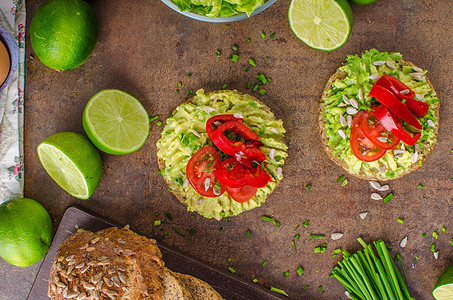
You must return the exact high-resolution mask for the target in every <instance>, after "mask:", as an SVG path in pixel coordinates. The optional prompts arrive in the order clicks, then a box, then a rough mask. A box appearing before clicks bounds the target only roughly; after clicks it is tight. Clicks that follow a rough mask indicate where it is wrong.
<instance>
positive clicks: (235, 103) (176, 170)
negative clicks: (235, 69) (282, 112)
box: [157, 89, 287, 220]
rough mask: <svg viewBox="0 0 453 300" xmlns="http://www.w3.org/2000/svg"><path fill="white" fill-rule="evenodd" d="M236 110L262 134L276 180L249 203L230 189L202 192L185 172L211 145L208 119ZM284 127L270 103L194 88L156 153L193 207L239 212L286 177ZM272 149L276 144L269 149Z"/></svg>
mask: <svg viewBox="0 0 453 300" xmlns="http://www.w3.org/2000/svg"><path fill="white" fill-rule="evenodd" d="M235 113H239V114H242V116H243V117H244V119H243V123H244V124H245V125H247V127H249V128H250V129H251V130H253V131H254V132H255V133H256V134H257V135H258V136H259V137H260V138H261V142H262V143H263V146H261V147H260V150H261V151H262V152H263V153H264V154H265V155H266V161H265V162H266V163H267V165H266V166H265V170H267V171H268V172H269V174H270V175H271V177H272V179H273V181H274V182H269V183H268V184H267V186H265V187H263V188H259V189H258V191H257V193H256V195H255V196H254V197H253V198H252V199H251V200H249V201H248V202H245V203H238V202H236V201H234V200H233V199H232V198H231V197H230V196H229V195H228V194H227V193H226V192H225V193H224V194H222V195H220V196H219V197H213V198H210V197H203V196H200V195H199V194H198V193H197V192H195V190H194V189H193V187H192V186H191V185H190V184H189V182H188V180H187V178H186V166H187V162H188V161H189V159H190V158H191V157H192V155H194V154H195V153H196V152H197V151H198V150H199V149H201V148H203V147H204V146H206V145H209V146H213V144H212V142H211V140H210V139H209V138H208V134H207V133H206V121H207V120H208V119H209V118H211V117H213V116H215V115H221V114H235ZM285 132H286V131H285V129H284V128H283V122H282V121H281V120H277V119H275V117H274V114H273V113H272V112H271V111H270V110H269V108H268V107H267V106H265V105H263V104H262V103H261V102H259V101H257V99H256V98H254V97H251V96H249V95H246V94H241V93H238V92H236V91H228V90H223V91H218V92H212V93H205V92H204V90H202V89H201V90H198V91H197V92H196V96H195V97H194V98H193V101H190V102H186V103H183V104H181V105H180V106H178V107H177V108H176V110H175V111H174V113H173V115H172V116H171V117H169V118H168V119H167V122H166V124H165V127H164V128H163V130H162V135H161V137H160V138H159V140H158V141H157V148H158V151H157V157H158V158H159V160H160V162H163V163H164V165H165V168H163V169H162V168H161V171H160V172H161V174H162V176H163V177H164V179H165V180H166V181H167V184H168V186H169V188H170V189H171V190H172V192H173V193H174V194H175V195H176V196H177V197H178V199H179V200H180V201H182V202H183V203H184V204H186V205H187V208H188V210H189V211H196V212H198V213H199V214H201V215H203V216H205V217H206V218H215V219H217V220H220V219H221V218H222V217H228V216H235V215H237V214H239V213H241V212H243V211H246V210H250V209H253V208H255V207H258V206H260V205H261V203H263V202H264V201H265V200H266V198H267V197H268V195H269V194H270V193H271V192H272V191H273V190H274V189H275V187H276V186H277V184H278V182H279V181H280V180H281V179H282V177H283V175H282V166H283V164H284V162H285V159H286V157H287V153H286V150H287V146H286V144H285V143H284V134H285ZM271 149H274V150H272V154H271V155H269V153H270V151H271ZM274 151H275V155H274ZM219 154H220V157H221V159H222V160H224V159H226V158H225V154H221V153H219ZM222 155H223V156H222ZM271 157H272V158H271ZM162 165H163V164H161V166H162Z"/></svg>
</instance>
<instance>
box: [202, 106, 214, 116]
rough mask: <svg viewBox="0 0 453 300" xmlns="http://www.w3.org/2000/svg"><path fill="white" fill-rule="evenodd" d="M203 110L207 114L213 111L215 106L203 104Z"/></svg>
mask: <svg viewBox="0 0 453 300" xmlns="http://www.w3.org/2000/svg"><path fill="white" fill-rule="evenodd" d="M203 110H204V111H205V112H207V113H208V114H209V113H211V112H213V111H214V110H215V108H212V107H210V106H205V107H203Z"/></svg>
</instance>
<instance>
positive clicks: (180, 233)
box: [173, 227, 186, 237]
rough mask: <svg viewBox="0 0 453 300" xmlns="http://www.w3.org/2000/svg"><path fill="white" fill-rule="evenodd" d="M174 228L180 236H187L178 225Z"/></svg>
mask: <svg viewBox="0 0 453 300" xmlns="http://www.w3.org/2000/svg"><path fill="white" fill-rule="evenodd" d="M173 230H174V231H176V232H177V233H178V234H179V235H180V236H182V237H185V236H186V235H185V234H184V233H183V232H182V231H181V230H179V229H178V228H176V227H173Z"/></svg>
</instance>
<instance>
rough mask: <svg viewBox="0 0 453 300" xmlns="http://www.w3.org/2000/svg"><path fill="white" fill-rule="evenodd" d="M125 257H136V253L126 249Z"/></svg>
mask: <svg viewBox="0 0 453 300" xmlns="http://www.w3.org/2000/svg"><path fill="white" fill-rule="evenodd" d="M123 253H124V255H127V256H130V255H134V254H135V252H134V251H132V250H131V249H126V250H124V251H123Z"/></svg>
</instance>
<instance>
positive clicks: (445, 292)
mask: <svg viewBox="0 0 453 300" xmlns="http://www.w3.org/2000/svg"><path fill="white" fill-rule="evenodd" d="M433 296H434V298H436V299H437V300H451V299H453V265H450V266H449V267H448V268H447V269H445V271H443V272H442V275H440V277H439V278H438V279H437V281H436V285H435V287H434V290H433Z"/></svg>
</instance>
